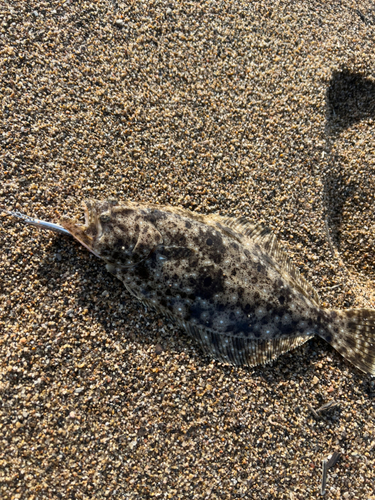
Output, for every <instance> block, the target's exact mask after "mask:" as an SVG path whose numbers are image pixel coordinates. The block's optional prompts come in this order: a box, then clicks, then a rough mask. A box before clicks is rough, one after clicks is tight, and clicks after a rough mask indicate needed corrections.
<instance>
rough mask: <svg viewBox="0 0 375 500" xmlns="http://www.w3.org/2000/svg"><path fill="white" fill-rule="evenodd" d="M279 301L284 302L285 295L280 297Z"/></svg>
mask: <svg viewBox="0 0 375 500" xmlns="http://www.w3.org/2000/svg"><path fill="white" fill-rule="evenodd" d="M279 302H280V304H284V302H285V297H283V296H281V297H279Z"/></svg>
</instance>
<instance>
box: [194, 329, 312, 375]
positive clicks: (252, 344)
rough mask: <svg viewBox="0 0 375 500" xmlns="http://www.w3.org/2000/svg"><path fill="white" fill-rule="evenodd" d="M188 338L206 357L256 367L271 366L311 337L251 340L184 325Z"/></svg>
mask: <svg viewBox="0 0 375 500" xmlns="http://www.w3.org/2000/svg"><path fill="white" fill-rule="evenodd" d="M185 328H186V330H187V332H188V333H189V335H190V336H192V337H193V338H195V339H196V340H197V341H198V343H199V344H200V346H201V348H202V350H203V351H204V353H205V354H209V355H211V356H212V357H213V358H215V359H217V360H218V361H222V362H224V363H230V364H233V365H237V366H249V367H252V366H258V365H263V364H266V363H271V362H272V361H274V360H275V359H276V358H278V357H279V356H280V355H281V354H284V353H286V352H288V351H290V350H292V349H295V348H296V347H298V346H300V345H302V344H304V343H305V342H307V341H308V340H309V339H310V338H311V337H307V336H299V337H289V338H279V339H272V340H254V339H251V340H249V339H246V338H243V337H233V336H228V335H223V334H219V333H214V332H211V331H208V330H205V329H203V328H198V327H195V326H191V325H186V327H185Z"/></svg>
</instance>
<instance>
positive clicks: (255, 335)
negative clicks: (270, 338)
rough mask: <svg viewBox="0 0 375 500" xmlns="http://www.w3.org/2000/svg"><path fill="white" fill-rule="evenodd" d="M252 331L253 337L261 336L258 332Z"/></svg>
mask: <svg viewBox="0 0 375 500" xmlns="http://www.w3.org/2000/svg"><path fill="white" fill-rule="evenodd" d="M253 333H254V337H256V338H257V339H259V337H260V336H261V333H260V332H253Z"/></svg>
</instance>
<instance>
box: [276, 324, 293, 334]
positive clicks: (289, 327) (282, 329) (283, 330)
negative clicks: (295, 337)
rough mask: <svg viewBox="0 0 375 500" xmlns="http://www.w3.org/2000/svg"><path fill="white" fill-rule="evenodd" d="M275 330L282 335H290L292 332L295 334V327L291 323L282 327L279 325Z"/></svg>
mask: <svg viewBox="0 0 375 500" xmlns="http://www.w3.org/2000/svg"><path fill="white" fill-rule="evenodd" d="M277 328H278V329H279V331H280V333H281V334H282V335H291V334H292V333H293V332H295V330H296V325H295V324H293V323H289V324H287V325H284V324H283V323H279V324H278V325H277Z"/></svg>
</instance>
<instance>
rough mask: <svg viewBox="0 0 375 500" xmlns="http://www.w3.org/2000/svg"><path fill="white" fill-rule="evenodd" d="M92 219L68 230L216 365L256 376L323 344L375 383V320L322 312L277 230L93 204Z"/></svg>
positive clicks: (178, 212) (150, 208)
mask: <svg viewBox="0 0 375 500" xmlns="http://www.w3.org/2000/svg"><path fill="white" fill-rule="evenodd" d="M85 217H86V221H85V224H84V225H83V226H82V225H80V224H78V223H77V222H76V221H74V220H70V219H63V220H62V221H61V225H62V226H63V227H64V228H65V229H66V230H67V231H69V232H70V233H71V234H72V235H73V236H74V237H75V238H76V239H77V240H78V241H79V242H81V243H82V244H83V245H84V246H86V247H87V248H88V249H89V250H90V251H91V252H93V253H94V254H95V255H97V256H98V257H100V258H102V259H103V260H104V261H105V262H106V265H107V269H108V270H109V271H110V272H111V273H112V274H114V275H115V276H116V277H117V278H118V279H120V280H121V281H122V282H123V283H124V285H125V287H126V288H127V290H128V291H129V292H130V293H131V294H132V295H133V296H135V297H136V298H137V299H139V300H140V301H141V302H143V303H145V304H146V305H149V306H151V307H153V308H154V309H156V310H158V311H160V312H162V313H164V314H165V315H166V316H168V317H170V318H172V319H173V320H174V321H175V322H176V323H177V324H179V325H180V326H182V327H183V328H184V329H185V330H186V331H187V332H188V333H189V334H190V335H191V336H192V337H194V338H195V339H196V340H197V341H198V342H199V343H200V345H201V347H202V348H203V350H204V351H205V352H207V353H209V354H210V355H211V356H212V357H214V358H216V359H218V360H220V361H224V362H229V363H232V364H236V365H245V366H255V365H258V364H261V363H266V362H269V361H272V360H273V359H275V358H277V357H278V356H279V355H280V354H282V353H284V352H286V351H288V350H290V349H292V348H294V347H296V346H298V345H301V344H303V343H304V342H306V341H307V340H308V339H309V338H311V337H313V336H315V335H318V336H320V337H322V338H323V339H325V340H326V341H327V342H329V343H330V344H331V345H332V346H333V347H334V348H335V349H336V350H338V351H339V352H340V353H341V354H342V355H343V356H344V357H345V358H347V359H348V360H349V361H351V362H352V363H353V364H354V365H355V366H357V367H358V368H360V369H361V370H363V371H365V372H368V373H372V374H375V312H374V311H373V310H368V309H353V310H346V311H339V310H327V309H323V308H322V307H321V306H320V304H319V298H318V295H317V293H316V292H315V290H314V289H313V288H312V287H311V286H310V285H309V284H308V283H307V282H306V281H305V280H304V279H303V278H302V277H301V275H300V274H299V272H298V271H297V270H296V269H295V268H294V266H293V265H292V264H291V262H290V261H289V259H288V257H287V256H286V255H285V254H284V252H283V251H282V250H281V249H280V248H279V245H278V243H277V241H276V237H275V235H274V234H273V233H272V232H271V231H270V230H269V229H268V228H266V227H264V226H262V225H258V224H254V223H252V222H251V221H248V220H247V219H244V218H241V219H234V218H229V217H221V216H215V215H213V216H205V215H200V214H196V213H193V212H190V211H187V210H183V209H180V208H175V207H170V206H159V205H151V204H138V203H132V202H128V201H126V202H117V201H114V200H109V201H101V202H96V201H91V200H89V201H87V202H86V204H85Z"/></svg>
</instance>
